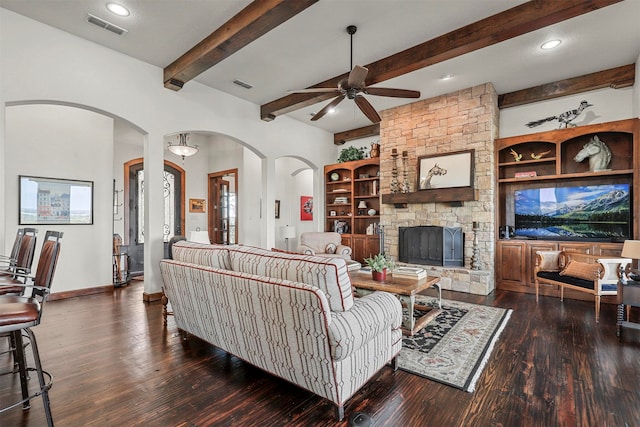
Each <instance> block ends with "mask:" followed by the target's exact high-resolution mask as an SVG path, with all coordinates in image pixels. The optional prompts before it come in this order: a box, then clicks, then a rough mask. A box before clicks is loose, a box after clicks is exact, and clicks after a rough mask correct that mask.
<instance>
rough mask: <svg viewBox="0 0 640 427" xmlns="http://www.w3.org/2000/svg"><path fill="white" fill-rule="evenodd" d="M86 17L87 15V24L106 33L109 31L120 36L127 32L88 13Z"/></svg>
mask: <svg viewBox="0 0 640 427" xmlns="http://www.w3.org/2000/svg"><path fill="white" fill-rule="evenodd" d="M87 15H89V16H88V17H87V22H88V23H90V24H93V25H97V26H98V27H100V28H102V29H105V30H107V31H111V32H112V33H116V34H117V35H119V36H121V35H122V34H124V33H126V32H127V30H125V29H124V28H122V27H118V26H117V25H116V24H112V23H111V22H109V21H105V20H104V19H102V18H98V17H97V16H95V15H92V14H90V13H88V14H87Z"/></svg>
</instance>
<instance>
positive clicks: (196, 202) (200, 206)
mask: <svg viewBox="0 0 640 427" xmlns="http://www.w3.org/2000/svg"><path fill="white" fill-rule="evenodd" d="M205 205H206V200H205V199H189V212H199V213H204V212H205Z"/></svg>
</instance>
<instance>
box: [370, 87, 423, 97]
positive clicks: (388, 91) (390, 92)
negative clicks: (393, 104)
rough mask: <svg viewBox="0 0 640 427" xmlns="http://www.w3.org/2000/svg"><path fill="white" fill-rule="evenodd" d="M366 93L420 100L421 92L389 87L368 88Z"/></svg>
mask: <svg viewBox="0 0 640 427" xmlns="http://www.w3.org/2000/svg"><path fill="white" fill-rule="evenodd" d="M364 92H365V93H368V94H369V95H376V96H391V97H394V98H420V91H418V90H409V89H392V88H389V87H367V88H365V89H364Z"/></svg>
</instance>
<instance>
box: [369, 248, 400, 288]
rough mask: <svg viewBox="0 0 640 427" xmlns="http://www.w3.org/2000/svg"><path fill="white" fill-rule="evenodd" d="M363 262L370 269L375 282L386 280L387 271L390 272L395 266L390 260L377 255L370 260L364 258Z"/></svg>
mask: <svg viewBox="0 0 640 427" xmlns="http://www.w3.org/2000/svg"><path fill="white" fill-rule="evenodd" d="M364 262H365V263H366V264H367V266H368V267H370V268H371V277H372V278H373V280H375V281H377V282H384V281H385V280H387V270H392V269H393V268H394V267H395V265H396V264H395V262H394V261H393V260H392V259H391V258H387V257H386V256H385V255H383V254H377V255H374V256H373V257H371V258H365V259H364Z"/></svg>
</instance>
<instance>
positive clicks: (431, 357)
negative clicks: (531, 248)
mask: <svg viewBox="0 0 640 427" xmlns="http://www.w3.org/2000/svg"><path fill="white" fill-rule="evenodd" d="M416 305H426V306H429V307H433V308H437V307H438V299H437V298H434V297H427V296H423V295H417V296H416ZM512 312H513V310H509V309H504V308H499V307H490V306H485V305H478V304H470V303H465V302H461V301H451V300H443V301H442V311H441V312H440V313H439V314H438V315H437V316H436V317H435V318H434V319H433V320H431V321H430V322H429V323H427V325H426V326H425V327H424V328H422V329H420V330H419V331H418V332H416V333H415V334H414V335H413V336H410V337H409V336H404V337H403V339H402V350H401V351H400V354H399V355H398V365H399V368H400V369H402V370H403V371H407V372H410V373H412V374H416V375H419V376H421V377H424V378H428V379H430V380H433V381H437V382H440V383H442V384H445V385H448V386H451V387H455V388H457V389H460V390H464V391H466V392H469V393H471V392H473V391H474V390H475V386H476V382H477V381H478V379H479V378H480V375H481V374H482V370H483V369H484V367H485V365H486V363H487V361H488V360H489V357H490V356H491V353H492V351H493V348H494V346H495V343H496V342H497V341H498V338H499V336H500V333H501V332H502V330H503V329H504V328H505V326H506V324H507V322H508V321H509V318H510V317H511V313H512Z"/></svg>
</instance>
